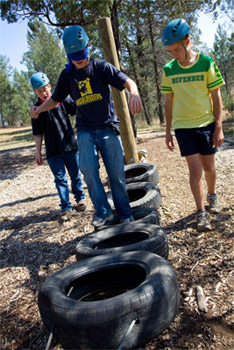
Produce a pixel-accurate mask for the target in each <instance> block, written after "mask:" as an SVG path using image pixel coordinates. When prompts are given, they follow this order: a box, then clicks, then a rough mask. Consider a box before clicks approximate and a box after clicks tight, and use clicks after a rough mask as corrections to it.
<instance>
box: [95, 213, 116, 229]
mask: <svg viewBox="0 0 234 350" xmlns="http://www.w3.org/2000/svg"><path fill="white" fill-rule="evenodd" d="M114 219H115V218H114V215H113V214H110V215H109V216H107V217H106V218H99V217H97V216H95V217H94V218H93V220H92V222H91V224H92V225H93V226H95V227H100V226H104V225H109V224H111V222H112V221H113V220H114Z"/></svg>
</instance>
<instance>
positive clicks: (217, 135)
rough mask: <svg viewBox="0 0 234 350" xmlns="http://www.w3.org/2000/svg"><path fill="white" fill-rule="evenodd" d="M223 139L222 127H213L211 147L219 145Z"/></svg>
mask: <svg viewBox="0 0 234 350" xmlns="http://www.w3.org/2000/svg"><path fill="white" fill-rule="evenodd" d="M223 141H224V134H223V129H222V127H215V130H214V134H213V138H212V142H213V147H219V146H221V145H222V143H223Z"/></svg>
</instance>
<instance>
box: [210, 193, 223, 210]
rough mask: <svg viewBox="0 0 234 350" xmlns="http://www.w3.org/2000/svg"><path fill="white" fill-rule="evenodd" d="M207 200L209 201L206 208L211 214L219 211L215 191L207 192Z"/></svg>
mask: <svg viewBox="0 0 234 350" xmlns="http://www.w3.org/2000/svg"><path fill="white" fill-rule="evenodd" d="M207 201H208V203H209V206H208V210H209V212H210V213H212V214H218V213H220V211H221V208H220V204H219V201H218V196H217V194H216V193H214V194H209V193H207Z"/></svg>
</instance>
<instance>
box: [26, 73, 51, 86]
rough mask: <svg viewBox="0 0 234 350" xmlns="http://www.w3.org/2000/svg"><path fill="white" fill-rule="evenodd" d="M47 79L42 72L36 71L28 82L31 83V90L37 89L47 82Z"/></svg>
mask: <svg viewBox="0 0 234 350" xmlns="http://www.w3.org/2000/svg"><path fill="white" fill-rule="evenodd" d="M49 82H50V81H49V79H48V77H47V76H46V75H45V74H44V73H42V72H37V73H35V74H33V75H32V76H31V78H30V83H31V85H32V88H33V90H36V89H39V88H41V87H43V86H45V85H47V84H49Z"/></svg>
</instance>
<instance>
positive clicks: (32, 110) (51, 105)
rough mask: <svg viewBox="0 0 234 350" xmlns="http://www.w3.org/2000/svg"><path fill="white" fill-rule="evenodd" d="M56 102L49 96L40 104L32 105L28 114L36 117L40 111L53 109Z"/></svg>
mask: <svg viewBox="0 0 234 350" xmlns="http://www.w3.org/2000/svg"><path fill="white" fill-rule="evenodd" d="M57 104H58V102H56V101H54V100H53V99H52V98H51V97H50V98H49V100H47V101H45V102H44V103H43V104H41V105H40V106H32V107H31V108H30V114H31V117H32V118H33V119H37V118H38V116H39V114H40V113H41V112H46V111H49V110H51V109H53V108H54V107H55V106H56V105H57Z"/></svg>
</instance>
